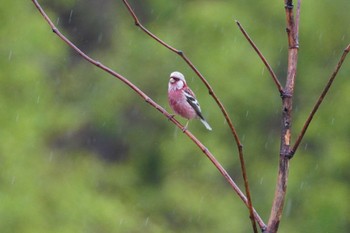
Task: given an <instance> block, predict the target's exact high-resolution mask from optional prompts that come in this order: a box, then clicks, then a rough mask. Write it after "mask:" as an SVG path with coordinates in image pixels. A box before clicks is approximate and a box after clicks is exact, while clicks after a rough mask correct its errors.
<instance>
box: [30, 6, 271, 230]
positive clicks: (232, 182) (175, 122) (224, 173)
mask: <svg viewBox="0 0 350 233" xmlns="http://www.w3.org/2000/svg"><path fill="white" fill-rule="evenodd" d="M32 2H33V3H34V5H35V6H36V8H37V9H38V10H39V12H40V13H41V15H42V16H43V17H44V19H45V20H46V21H47V23H48V24H49V25H50V27H51V29H52V31H53V32H54V33H55V34H56V35H57V36H58V37H59V38H60V39H62V40H63V41H64V42H65V43H66V44H67V45H68V46H69V47H71V48H72V49H73V50H75V51H76V52H77V53H78V54H79V55H80V56H81V57H82V58H84V59H85V60H87V61H88V62H90V63H91V64H93V65H95V66H97V67H98V68H100V69H102V70H103V71H105V72H107V73H109V74H111V75H112V76H114V77H116V78H118V79H119V80H121V81H122V82H123V83H124V84H126V85H127V86H129V87H130V88H131V89H132V90H133V91H134V92H136V93H137V94H138V95H139V96H140V97H141V98H143V99H144V100H145V101H146V102H147V103H148V104H150V105H151V106H152V107H154V108H155V109H157V110H158V111H159V112H161V113H162V114H163V115H164V116H165V117H166V118H167V119H169V120H170V121H171V122H172V123H174V124H175V125H176V126H177V127H178V128H180V129H181V130H182V129H183V128H184V127H183V125H181V124H180V123H179V122H178V121H177V120H176V119H175V118H174V117H173V116H172V115H171V114H169V113H168V112H167V111H166V110H165V109H164V108H163V107H162V106H160V105H159V104H157V103H156V102H155V101H154V100H152V99H151V98H150V97H148V96H147V95H146V94H145V93H144V92H142V91H141V90H140V89H139V88H138V87H137V86H135V85H134V84H133V83H132V82H130V81H129V80H128V79H127V78H125V77H123V76H122V75H120V74H118V73H117V72H115V71H113V70H112V69H110V68H109V67H107V66H105V65H103V64H102V63H101V62H98V61H96V60H94V59H92V58H90V57H89V56H88V55H86V54H85V53H84V52H82V51H81V50H80V49H79V48H78V47H76V46H75V45H74V44H73V43H72V42H71V41H70V40H69V39H67V38H66V37H65V36H64V35H63V34H62V33H61V32H60V31H59V30H58V29H57V28H56V27H55V25H54V24H53V23H52V21H51V20H50V18H49V17H48V16H47V15H46V13H45V12H44V10H43V9H42V7H41V6H40V4H39V3H38V2H37V0H32ZM135 17H136V16H134V19H135ZM136 24H138V21H137V18H136ZM145 32H148V31H147V30H146V31H145ZM148 33H150V32H148ZM148 33H147V34H148ZM150 34H151V33H150ZM150 34H149V35H150ZM151 35H152V34H151ZM154 39H156V38H154ZM156 40H157V41H158V39H156ZM159 42H160V43H162V42H161V41H160V40H159ZM163 43H164V42H163ZM163 43H162V44H163ZM163 45H164V46H166V44H165V43H164V44H163ZM166 47H167V46H166ZM167 48H169V49H170V50H172V51H177V50H173V48H172V47H167ZM184 133H185V134H186V135H187V136H188V137H189V138H190V139H191V140H192V141H193V142H194V143H195V144H196V145H197V146H198V147H199V148H200V149H201V151H202V152H203V153H204V154H205V155H206V156H207V157H208V159H209V160H210V161H211V162H212V163H213V164H214V166H215V167H216V168H217V169H218V170H219V172H220V173H221V174H222V175H223V176H224V178H225V179H226V181H227V182H228V183H229V184H230V186H231V187H232V189H233V190H234V191H235V192H236V193H237V195H238V196H239V197H240V198H241V200H242V201H243V202H244V203H245V205H246V206H247V207H248V208H249V207H250V208H252V206H251V203H249V201H248V199H247V198H246V197H245V195H244V194H243V192H242V191H241V190H240V189H239V187H238V186H237V185H236V183H235V182H234V181H233V180H232V178H231V177H230V175H229V174H228V173H227V171H226V170H225V169H224V168H223V167H222V165H221V164H220V163H219V162H218V161H217V160H216V158H215V157H214V155H213V154H212V153H211V152H210V151H209V150H208V149H207V148H206V147H205V146H204V145H203V144H202V143H201V142H200V141H199V140H198V139H197V138H196V137H195V136H194V135H193V134H192V133H191V132H190V131H188V130H185V131H184ZM252 211H253V215H254V217H255V220H256V221H257V222H258V223H259V225H260V227H261V229H265V228H266V225H265V223H264V222H263V220H262V219H261V218H260V216H259V215H258V213H257V212H256V210H254V209H252Z"/></svg>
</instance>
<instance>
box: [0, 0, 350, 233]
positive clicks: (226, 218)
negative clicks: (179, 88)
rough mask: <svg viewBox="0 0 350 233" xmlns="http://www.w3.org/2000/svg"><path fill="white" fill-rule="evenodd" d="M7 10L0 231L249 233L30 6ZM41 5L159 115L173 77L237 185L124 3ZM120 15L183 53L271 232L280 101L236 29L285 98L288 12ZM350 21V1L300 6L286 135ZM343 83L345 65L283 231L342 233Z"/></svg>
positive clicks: (348, 176) (188, 145) (174, 138)
mask: <svg viewBox="0 0 350 233" xmlns="http://www.w3.org/2000/svg"><path fill="white" fill-rule="evenodd" d="M5 2H6V4H3V6H2V7H1V8H0V19H1V22H2V23H1V26H0V35H1V36H0V42H1V43H0V54H1V56H0V66H1V72H0V111H1V114H0V123H1V130H0V138H1V143H0V187H1V188H0V200H1V201H0V219H1V222H0V231H1V232H3V233H7V232H9V233H10V232H11V233H14V232H21V233H29V232H33V233H34V232H35V233H40V232H60V233H64V232H99V233H101V232H128V233H129V232H152V233H157V232H203V233H205V232H251V226H250V222H249V218H248V211H247V209H246V208H245V206H244V205H243V204H242V202H241V201H240V200H239V198H238V197H237V196H236V195H235V194H234V193H233V192H232V190H231V189H230V187H229V186H228V185H227V184H226V182H225V181H224V179H223V178H222V177H221V176H220V174H219V173H218V172H217V171H216V169H215V168H214V167H213V165H212V164H211V163H210V162H209V161H208V159H207V158H205V157H204V156H203V155H202V154H201V152H200V150H198V148H196V147H195V145H194V144H193V143H192V142H191V141H190V140H188V138H187V137H185V136H184V135H183V134H182V132H181V131H180V130H179V129H175V127H174V125H172V124H171V123H170V122H169V121H168V120H167V119H166V118H164V116H162V115H161V114H159V112H157V111H155V110H154V109H152V108H150V107H149V106H148V105H147V104H145V102H144V100H142V99H140V98H139V96H137V95H136V94H135V93H133V92H132V91H131V90H130V89H129V88H127V87H126V86H125V85H123V84H122V83H121V82H120V81H119V80H117V79H115V78H113V77H111V76H110V75H108V74H106V73H104V72H102V71H101V70H99V69H97V68H95V67H93V66H92V65H90V64H88V63H87V62H86V61H84V60H82V59H81V58H80V57H79V56H77V54H76V53H75V52H73V51H72V50H71V49H70V48H69V47H67V46H66V45H65V44H64V43H63V42H62V41H61V40H60V39H59V38H57V37H56V36H55V35H54V34H53V33H51V30H50V28H49V27H48V25H47V23H46V22H45V21H44V19H43V18H42V16H41V15H40V14H39V12H38V11H37V10H36V9H35V7H34V5H33V4H32V3H31V1H24V2H21V1H9V0H5ZM40 2H42V4H43V7H44V9H45V11H46V12H47V13H48V14H49V16H50V17H51V19H53V21H54V22H55V23H56V24H57V27H58V28H59V29H60V30H61V31H62V32H63V33H64V34H65V35H66V36H67V37H68V38H70V39H71V40H72V41H74V42H75V43H77V45H78V47H80V48H82V49H84V51H86V52H87V53H88V54H89V55H90V56H92V57H93V58H94V59H96V60H99V61H101V62H103V63H104V64H106V65H108V66H110V67H111V68H113V69H115V70H116V71H117V72H119V73H121V74H122V75H125V77H127V78H128V79H130V81H132V82H134V83H135V84H136V85H138V86H139V87H140V88H141V89H142V90H144V91H145V92H146V93H147V94H148V95H149V96H150V97H151V98H153V99H154V100H155V101H157V102H158V103H160V104H161V105H162V106H165V107H166V108H167V109H168V110H169V107H168V104H167V82H168V76H169V74H170V72H172V71H174V70H178V71H182V72H183V73H184V74H185V75H186V76H187V80H188V83H189V85H190V86H191V87H192V88H193V89H194V90H195V92H196V93H197V97H198V98H199V100H200V102H201V103H202V109H203V112H204V115H205V116H206V117H207V119H208V121H209V123H210V124H211V125H212V127H213V129H214V130H213V132H210V133H209V132H207V131H206V130H205V129H204V127H203V126H202V125H201V123H200V122H197V121H193V122H191V123H190V125H189V128H190V130H191V131H192V132H194V133H195V135H197V136H198V138H199V139H200V140H202V142H203V143H204V144H205V145H206V146H207V147H208V148H209V149H210V150H211V151H212V152H213V153H214V154H215V155H216V156H217V158H218V160H219V161H221V162H222V163H223V165H224V167H226V168H227V170H228V171H229V172H230V174H231V175H232V177H233V178H234V179H235V181H237V183H238V184H239V185H240V186H241V187H242V186H243V185H242V179H241V176H240V165H239V163H238V158H237V150H236V148H235V144H234V141H233V139H232V136H231V135H230V133H229V130H228V129H227V125H226V124H225V123H224V119H223V117H222V115H221V113H220V111H219V110H218V107H217V106H216V105H215V103H214V101H213V100H212V99H211V97H210V96H209V95H208V92H207V90H206V89H205V87H204V85H203V84H202V83H201V82H200V81H199V79H198V78H197V77H196V76H195V74H194V73H193V72H192V71H191V70H190V69H189V68H188V67H187V66H186V64H185V63H184V62H183V61H182V60H181V59H180V58H179V57H178V56H177V55H175V54H173V53H171V52H169V51H168V50H167V49H165V48H164V47H162V46H160V45H159V44H157V43H156V42H155V41H153V40H151V39H150V38H149V37H147V36H146V35H145V34H143V33H142V32H141V31H140V30H139V29H138V28H136V27H135V26H134V23H133V20H132V18H131V17H130V15H128V12H127V10H126V8H125V7H124V5H123V4H122V2H121V1H112V0H101V1H96V0H87V1H77V0H65V1H46V2H45V1H40ZM131 4H132V5H133V7H135V10H136V11H137V14H138V15H139V16H140V19H141V21H142V22H144V24H145V26H147V27H148V28H149V29H150V30H151V31H152V32H154V33H155V34H156V35H158V36H159V37H160V38H162V39H163V40H165V41H166V42H168V43H170V44H171V45H173V46H174V47H176V48H178V49H181V50H184V51H185V52H186V54H187V55H188V56H189V58H190V59H192V61H193V62H194V64H195V65H196V66H197V67H198V68H199V70H200V71H201V72H202V74H203V75H204V76H205V77H206V78H207V80H208V81H209V82H210V83H211V84H212V87H213V88H214V90H215V91H216V93H217V94H218V96H219V97H220V99H221V100H222V102H223V103H224V104H225V105H226V108H227V110H228V111H229V113H230V115H231V116H232V119H233V122H234V123H235V125H236V127H237V130H238V132H239V135H240V136H241V138H242V142H243V144H244V149H245V156H246V164H247V169H248V172H249V178H250V184H251V186H252V198H253V201H254V205H255V207H256V209H257V210H258V212H259V213H260V214H261V216H262V217H263V218H264V219H265V221H266V220H267V218H268V214H269V211H270V207H271V203H272V198H273V194H274V188H275V181H276V174H277V163H278V162H277V161H278V149H279V126H280V97H279V95H278V92H277V91H276V88H275V86H274V84H273V82H272V81H271V78H270V77H269V74H268V72H267V71H266V69H265V68H264V66H263V64H262V62H261V61H260V60H259V58H258V57H257V56H256V54H255V53H254V51H253V50H252V48H251V47H250V46H249V45H248V43H247V41H246V40H245V39H244V37H243V36H242V34H241V33H240V31H239V30H238V28H237V27H236V25H235V23H234V19H237V20H239V21H240V22H241V23H242V25H243V26H244V27H245V28H246V30H247V31H248V32H249V33H250V35H251V37H252V38H253V39H254V41H255V43H256V44H257V45H258V46H259V48H260V49H261V51H262V52H263V53H264V55H265V56H266V58H267V59H268V60H269V62H270V64H271V65H272V67H273V68H274V70H275V71H276V73H277V74H278V76H279V78H280V80H281V82H282V83H284V77H285V76H286V75H285V70H286V54H287V39H286V35H285V15H284V8H283V7H284V6H283V1H280V2H279V3H267V2H266V1H224V0H221V1H198V0H192V1H185V0H178V1H160V0H147V1H131ZM315 6H317V8H315ZM348 9H349V1H348V0H332V1H331V0H326V1H304V2H303V3H302V9H301V25H300V57H299V64H298V77H297V80H296V81H297V83H296V91H295V104H294V110H295V111H294V115H293V116H294V122H293V124H294V128H293V129H294V135H297V133H298V132H299V131H300V129H301V127H302V125H303V123H304V121H305V119H306V117H307V115H308V113H309V112H310V110H311V108H312V106H313V104H314V103H315V101H316V100H317V98H318V95H319V93H320V92H321V90H322V88H323V86H324V85H325V83H326V82H327V80H328V77H329V75H330V74H331V72H332V71H333V69H334V67H335V65H336V63H337V61H338V59H339V57H340V55H341V53H342V50H343V48H345V46H346V45H347V44H348V43H349V42H350V31H349V30H348V28H347V22H349V21H350V14H349V13H348ZM349 73H350V63H349V58H348V60H347V61H346V62H345V63H344V66H343V67H342V69H341V71H340V72H339V75H338V78H337V80H336V81H335V83H334V86H333V87H332V89H331V91H330V93H329V95H328V96H327V97H326V99H325V101H324V104H323V105H322V106H321V108H320V110H319V112H318V114H317V115H316V116H315V118H314V120H313V122H312V124H311V127H310V129H309V131H308V132H307V135H306V137H305V140H304V141H303V143H302V145H301V147H300V150H299V151H298V153H297V154H296V156H295V158H294V159H293V160H292V162H291V167H290V178H289V187H288V196H287V200H286V206H285V213H284V215H283V218H282V223H281V226H280V228H281V229H280V230H281V232H289V233H293V232H346V231H347V230H348V229H349V227H350V220H349V219H350V218H349V216H350V208H349V205H348V204H347V198H348V197H349V196H350V186H349V180H350V170H349V169H348V167H349V164H350V157H349V151H350V144H349V139H350V133H349V132H350V124H349V120H348V113H347V112H348V111H349V110H347V107H346V106H348V105H349V104H350V94H349V93H350V80H349V79H348V76H349ZM349 114H350V113H349ZM180 121H181V122H185V121H183V120H182V119H180ZM294 138H295V136H294Z"/></svg>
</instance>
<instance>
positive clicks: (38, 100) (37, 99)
mask: <svg viewBox="0 0 350 233" xmlns="http://www.w3.org/2000/svg"><path fill="white" fill-rule="evenodd" d="M39 102H40V96H38V97H37V98H36V104H39Z"/></svg>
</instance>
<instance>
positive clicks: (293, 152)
mask: <svg viewBox="0 0 350 233" xmlns="http://www.w3.org/2000/svg"><path fill="white" fill-rule="evenodd" d="M349 51H350V44H349V45H348V46H347V47H346V48H345V49H344V52H343V55H342V56H341V58H340V59H339V62H338V64H337V66H336V67H335V69H334V71H333V73H332V75H331V77H330V78H329V80H328V83H327V85H326V86H325V88H324V89H323V91H322V93H321V95H320V97H319V98H318V100H317V102H316V104H315V106H314V108H313V109H312V111H311V113H310V115H309V117H308V118H307V120H306V122H305V124H304V126H303V129H302V130H301V132H300V134H299V136H298V138H297V140H296V142H295V144H294V146H293V148H292V150H291V151H290V153H291V156H293V155H294V154H295V152H296V151H297V149H298V147H299V144H300V142H301V140H302V139H303V137H304V135H305V132H306V130H307V129H308V127H309V125H310V123H311V121H312V118H313V117H314V115H315V113H316V112H317V110H318V108H319V107H320V105H321V103H322V101H323V99H324V98H325V96H326V95H327V93H328V90H329V88H330V87H331V86H332V83H333V81H334V79H335V78H336V76H337V74H338V71H339V70H340V68H341V66H342V65H343V62H344V60H345V58H346V56H347V55H348V53H349Z"/></svg>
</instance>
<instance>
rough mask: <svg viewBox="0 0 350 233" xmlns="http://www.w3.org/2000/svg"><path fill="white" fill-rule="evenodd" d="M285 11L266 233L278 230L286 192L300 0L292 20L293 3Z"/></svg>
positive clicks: (286, 1)
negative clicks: (275, 165) (274, 172)
mask: <svg viewBox="0 0 350 233" xmlns="http://www.w3.org/2000/svg"><path fill="white" fill-rule="evenodd" d="M285 11H286V21H287V28H286V31H287V36H288V46H289V49H288V69H287V79H286V85H285V88H284V91H283V94H282V126H281V127H282V129H281V145H280V156H279V171H278V177H277V184H276V190H275V197H274V200H273V204H272V209H271V213H270V218H269V221H268V226H267V232H268V233H275V232H277V230H278V226H279V223H280V221H281V217H282V211H283V206H284V200H285V196H286V191H287V182H288V171H289V159H290V151H291V150H290V144H291V123H292V105H293V94H294V82H295V77H296V71H297V61H298V49H299V42H298V33H299V32H298V28H299V26H298V25H297V24H299V17H300V13H299V12H300V0H298V6H297V14H296V18H295V19H294V15H293V1H292V0H285Z"/></svg>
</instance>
